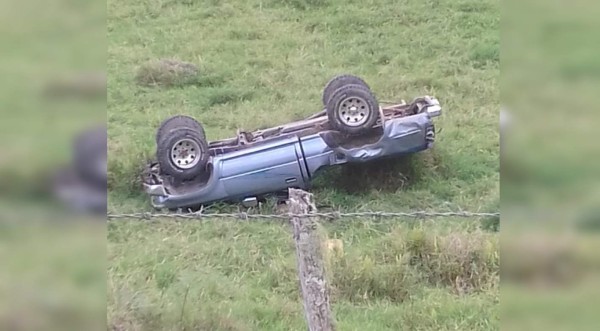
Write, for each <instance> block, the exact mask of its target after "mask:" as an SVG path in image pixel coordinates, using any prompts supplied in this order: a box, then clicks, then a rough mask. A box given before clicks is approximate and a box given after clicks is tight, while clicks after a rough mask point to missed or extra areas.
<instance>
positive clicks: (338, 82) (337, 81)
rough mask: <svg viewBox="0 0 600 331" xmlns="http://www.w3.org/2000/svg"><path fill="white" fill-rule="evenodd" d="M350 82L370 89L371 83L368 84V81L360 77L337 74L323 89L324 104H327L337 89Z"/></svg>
mask: <svg viewBox="0 0 600 331" xmlns="http://www.w3.org/2000/svg"><path fill="white" fill-rule="evenodd" d="M350 84H355V85H362V86H364V87H365V88H367V89H369V85H367V83H366V82H365V81H364V80H363V79H362V78H360V77H357V76H354V75H338V76H335V77H333V78H332V79H331V80H330V81H329V82H328V83H327V85H325V88H324V89H323V106H327V102H328V101H329V99H330V98H331V96H332V95H333V93H334V92H335V91H336V90H337V89H339V88H340V87H342V86H345V85H350Z"/></svg>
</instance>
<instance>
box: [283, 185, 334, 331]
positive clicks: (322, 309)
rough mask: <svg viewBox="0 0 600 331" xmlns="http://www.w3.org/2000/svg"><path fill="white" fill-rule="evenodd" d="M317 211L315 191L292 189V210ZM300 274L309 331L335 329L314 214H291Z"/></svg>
mask: <svg viewBox="0 0 600 331" xmlns="http://www.w3.org/2000/svg"><path fill="white" fill-rule="evenodd" d="M314 211H316V208H315V205H314V203H313V202H312V194H310V193H308V192H305V191H303V190H298V189H293V188H290V189H289V212H290V213H291V214H305V213H308V212H314ZM291 223H292V226H293V228H294V241H295V243H296V258H297V262H298V277H299V279H300V290H301V292H302V299H303V305H304V315H305V317H306V322H307V323H308V330H309V331H333V330H335V322H334V319H333V314H332V313H331V307H330V304H329V290H328V288H327V282H326V278H325V268H324V265H323V257H322V252H321V242H320V239H319V236H318V234H317V233H316V226H317V224H316V222H315V220H314V218H312V217H292V218H291Z"/></svg>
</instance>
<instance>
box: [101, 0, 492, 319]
mask: <svg viewBox="0 0 600 331" xmlns="http://www.w3.org/2000/svg"><path fill="white" fill-rule="evenodd" d="M499 12H500V10H499V1H495V0H479V1H477V0H455V1H451V0H435V1H434V0H426V1H413V0H411V1H408V0H400V1H397V0H394V1H392V0H389V1H385V0H367V1H341V0H328V1H327V0H321V1H319V0H283V1H275V0H265V1H259V0H249V1H218V0H205V1H192V0H151V1H141V0H126V1H115V0H109V1H108V14H109V18H108V23H107V25H108V39H109V61H108V70H109V72H108V77H109V82H108V103H109V108H108V121H109V139H110V141H109V187H110V193H109V209H110V210H111V211H113V212H125V211H133V210H135V211H138V210H150V207H149V203H148V201H147V199H146V198H145V197H144V196H143V195H142V194H141V192H140V186H139V185H140V183H139V180H138V178H139V169H140V167H141V166H142V165H143V163H144V162H145V161H146V160H147V159H148V158H151V157H152V156H153V154H154V149H155V146H154V134H155V130H156V128H157V126H158V125H159V123H160V122H161V121H162V120H163V119H165V118H166V117H168V116H170V115H175V114H187V115H192V116H194V117H196V118H197V119H198V120H199V121H201V122H202V123H203V124H204V127H205V129H206V132H207V135H208V138H209V139H217V138H225V137H228V136H231V135H232V134H233V133H234V132H235V129H236V128H237V127H242V128H245V129H256V128H260V127H267V126H271V125H275V124H278V123H284V122H288V121H291V120H295V119H300V118H303V117H305V116H307V115H310V114H312V113H314V112H316V111H318V110H320V107H321V104H320V102H321V101H320V100H321V91H322V88H323V86H324V84H325V83H326V82H327V80H328V79H329V78H330V77H331V76H333V75H335V74H339V73H353V74H356V75H359V76H361V77H363V78H364V79H365V80H366V81H367V82H368V83H369V85H370V86H371V87H372V89H373V91H374V93H375V94H376V96H377V97H378V98H379V99H380V100H391V101H396V100H398V99H407V100H410V99H412V98H413V97H416V96H420V95H423V94H431V95H435V96H437V97H438V98H439V99H440V101H441V102H442V104H443V107H444V110H445V112H444V114H443V116H442V117H441V118H439V119H438V120H437V121H436V123H437V127H438V128H440V129H441V132H439V134H438V138H437V142H436V144H437V145H436V146H435V148H434V149H433V150H430V151H427V152H424V153H421V154H418V155H415V156H412V157H409V158H404V159H400V160H397V161H386V162H377V163H375V164H369V165H363V166H355V167H344V168H337V169H331V171H328V172H327V173H325V174H324V175H323V176H322V177H321V178H319V179H318V180H317V181H316V183H315V187H314V189H313V190H312V192H313V193H314V194H315V199H316V201H317V204H318V205H319V206H321V208H333V209H342V210H359V211H360V210H371V209H373V210H387V211H406V210H442V211H447V210H458V209H463V210H472V211H496V210H497V209H498V208H499V162H498V130H497V123H498V121H497V120H498V105H499V93H498V75H499V15H500V14H499ZM164 58H175V59H179V60H182V61H187V62H191V63H193V64H195V65H197V66H198V67H199V68H200V72H199V74H198V75H197V77H194V79H192V80H187V81H185V82H176V83H174V84H172V85H171V86H168V87H164V86H163V87H148V86H140V85H138V84H136V79H135V77H136V75H137V73H138V70H139V68H141V67H143V66H145V65H146V64H147V63H149V62H151V61H154V60H157V59H164ZM214 208H215V209H218V208H222V209H226V210H227V209H235V208H237V207H233V206H218V207H214ZM269 208H270V207H269ZM269 208H266V210H263V212H267V213H270V212H272V211H271V210H270V209H269ZM321 232H322V235H323V236H327V237H329V238H338V239H341V240H342V241H343V242H344V246H345V252H344V255H343V256H341V257H337V258H335V259H333V260H332V261H331V265H330V268H329V270H328V271H329V276H330V278H331V284H332V291H333V292H332V295H333V300H334V302H333V309H334V311H335V316H336V319H337V321H338V324H339V328H340V329H341V330H399V329H406V330H443V329H453V330H454V329H460V330H476V329H477V330H481V329H495V328H497V327H498V318H497V313H496V309H497V308H496V307H497V297H498V286H497V283H498V259H497V256H498V249H497V240H498V236H497V234H496V233H494V232H488V231H486V230H482V229H481V227H480V226H479V221H478V220H458V219H444V220H429V219H427V220H420V221H411V220H402V219H398V220H392V221H385V222H380V221H379V222H378V221H376V220H373V221H368V220H366V221H365V220H362V221H349V222H344V223H330V224H325V225H323V229H322V231H321ZM108 236H109V246H108V251H109V252H108V253H109V272H108V281H109V283H108V300H109V307H108V319H109V325H110V326H111V327H112V328H113V329H115V330H151V329H162V330H182V329H185V330H302V329H304V320H303V313H302V307H301V304H300V301H299V297H298V295H299V294H298V286H297V279H296V278H295V270H294V268H295V261H294V251H293V242H292V240H291V237H290V235H289V229H288V228H287V227H286V226H285V225H282V224H269V223H266V222H256V223H236V222H232V221H225V220H223V221H218V222H210V223H194V224H192V223H175V222H170V221H167V220H164V221H157V222H155V223H150V224H147V223H134V222H127V221H123V222H113V223H110V224H109V234H108Z"/></svg>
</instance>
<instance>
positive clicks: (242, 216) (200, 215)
mask: <svg viewBox="0 0 600 331" xmlns="http://www.w3.org/2000/svg"><path fill="white" fill-rule="evenodd" d="M306 217H315V218H323V219H328V220H338V219H349V218H350V219H356V218H398V217H409V218H440V217H441V218H444V217H460V218H486V217H500V213H498V212H496V213H480V212H469V211H458V212H457V211H449V212H432V211H413V212H385V211H365V212H314V213H306V214H292V213H281V214H249V213H246V212H238V213H204V212H195V213H193V212H192V213H148V212H140V213H129V214H112V213H109V214H108V215H107V219H108V220H109V221H113V220H148V221H149V220H153V219H161V218H162V219H179V220H210V219H213V220H214V219H235V220H250V219H264V220H289V219H290V218H306Z"/></svg>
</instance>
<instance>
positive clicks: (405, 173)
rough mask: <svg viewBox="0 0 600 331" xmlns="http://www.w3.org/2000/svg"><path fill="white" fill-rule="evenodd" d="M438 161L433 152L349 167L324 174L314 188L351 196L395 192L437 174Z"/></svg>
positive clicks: (330, 170)
mask: <svg viewBox="0 0 600 331" xmlns="http://www.w3.org/2000/svg"><path fill="white" fill-rule="evenodd" d="M439 160H440V157H439V154H437V153H436V152H435V151H432V150H431V151H426V152H423V153H419V154H411V155H407V156H403V157H396V158H386V159H381V160H376V161H371V162H367V163H352V164H346V165H343V166H340V167H335V168H330V169H327V170H325V171H324V172H323V173H322V174H320V175H319V177H318V178H316V179H315V187H317V188H319V187H329V186H331V187H335V188H338V189H339V190H341V191H343V192H345V193H347V194H351V195H362V194H365V193H368V192H370V191H373V190H376V191H381V192H396V191H398V190H404V189H407V188H409V187H411V186H412V185H414V184H415V183H417V182H419V181H421V180H423V179H424V177H425V176H428V175H429V174H431V173H432V172H435V171H436V169H437V168H438V165H439V164H440V162H439Z"/></svg>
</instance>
